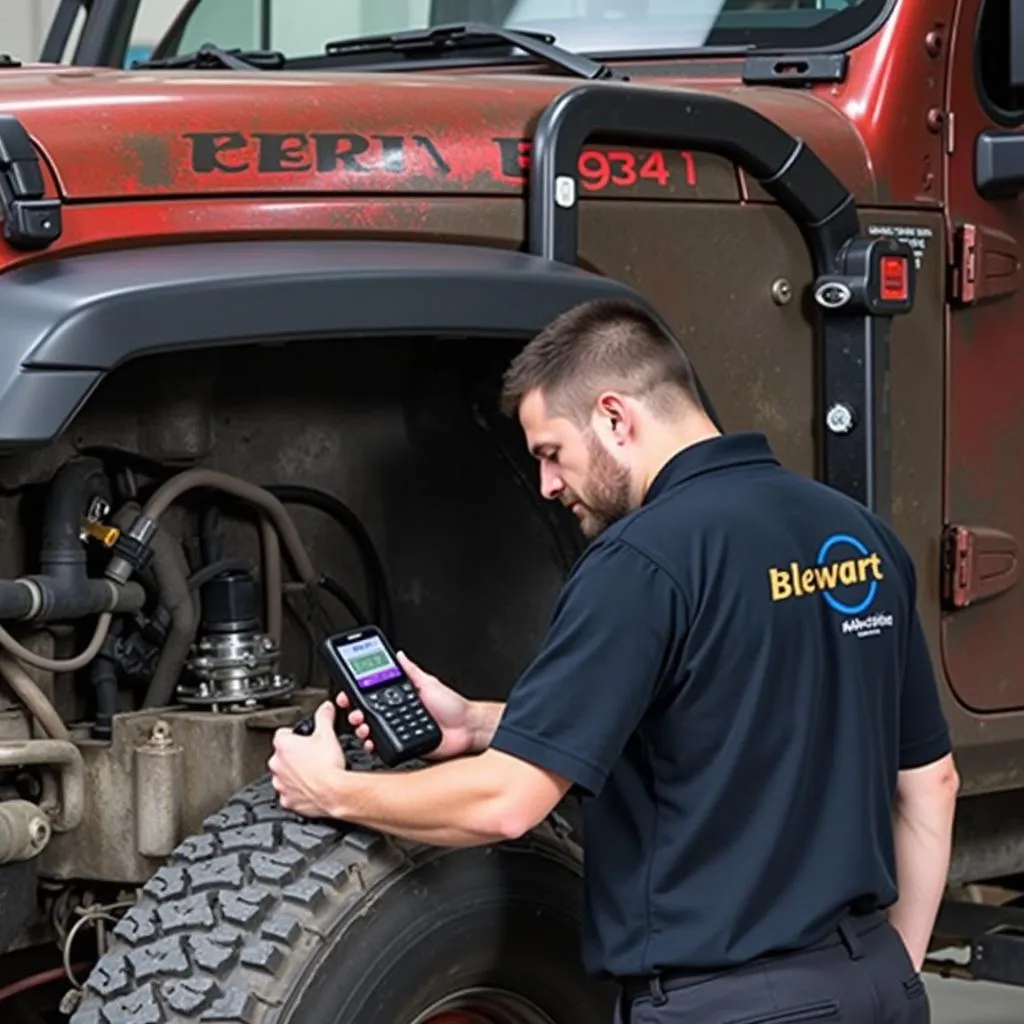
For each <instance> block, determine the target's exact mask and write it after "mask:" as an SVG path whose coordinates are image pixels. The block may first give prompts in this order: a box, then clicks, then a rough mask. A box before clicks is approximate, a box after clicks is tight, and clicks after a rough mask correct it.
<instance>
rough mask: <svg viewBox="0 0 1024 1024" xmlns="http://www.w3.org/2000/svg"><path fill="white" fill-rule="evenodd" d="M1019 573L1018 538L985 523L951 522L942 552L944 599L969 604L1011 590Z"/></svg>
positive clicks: (958, 605) (949, 604)
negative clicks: (964, 524) (960, 523)
mask: <svg viewBox="0 0 1024 1024" xmlns="http://www.w3.org/2000/svg"><path fill="white" fill-rule="evenodd" d="M1019 573H1020V545H1019V544H1018V543H1017V540H1016V538H1014V537H1012V536H1011V535H1010V534H1008V533H1003V532H1002V531H1001V530H992V529H990V528H988V527H986V526H950V527H947V529H946V534H945V541H944V544H943V556H942V600H943V603H944V604H945V605H946V607H947V608H966V607H968V605H972V604H975V603H976V602H977V601H984V600H985V599H986V598H990V597H995V595H996V594H1001V593H1003V592H1004V591H1006V590H1010V589H1011V588H1012V587H1013V586H1014V585H1015V584H1016V583H1017V578H1018V576H1019Z"/></svg>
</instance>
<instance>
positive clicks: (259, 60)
mask: <svg viewBox="0 0 1024 1024" xmlns="http://www.w3.org/2000/svg"><path fill="white" fill-rule="evenodd" d="M284 65H285V56H284V54H283V53H279V52H278V51H277V50H242V49H239V48H237V47H236V48H234V49H231V50H222V49H221V48H220V47H219V46H215V45H214V44H213V43H203V45H202V46H200V47H199V49H198V50H196V51H195V52H193V53H182V54H178V55H177V56H174V57H154V58H152V59H151V60H133V61H132V64H131V66H132V69H133V70H134V69H137V68H139V69H144V68H196V69H203V70H208V69H210V68H231V69H232V70H235V71H253V70H257V71H273V70H277V69H279V68H283V67H284Z"/></svg>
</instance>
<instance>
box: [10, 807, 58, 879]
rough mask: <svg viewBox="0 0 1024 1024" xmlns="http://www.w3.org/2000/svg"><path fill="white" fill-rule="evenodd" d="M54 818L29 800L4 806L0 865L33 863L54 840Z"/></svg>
mask: <svg viewBox="0 0 1024 1024" xmlns="http://www.w3.org/2000/svg"><path fill="white" fill-rule="evenodd" d="M50 834H51V829H50V819H49V818H47V816H46V815H45V814H44V813H43V811H42V810H41V809H40V808H39V807H36V805H35V804H32V803H29V802H28V801H27V800H5V801H4V802H3V803H0V864H11V863H13V862H14V861H19V860H30V859H31V858H32V857H35V856H37V855H38V854H39V853H41V852H42V850H43V848H44V847H45V846H46V844H47V843H48V842H49V841H50Z"/></svg>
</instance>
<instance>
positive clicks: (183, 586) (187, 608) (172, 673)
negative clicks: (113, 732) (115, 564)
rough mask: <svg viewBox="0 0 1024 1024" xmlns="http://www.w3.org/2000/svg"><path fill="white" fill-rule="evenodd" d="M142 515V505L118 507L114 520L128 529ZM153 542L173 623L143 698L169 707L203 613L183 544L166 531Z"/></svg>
mask: <svg viewBox="0 0 1024 1024" xmlns="http://www.w3.org/2000/svg"><path fill="white" fill-rule="evenodd" d="M138 516H139V507H138V505H125V506H123V507H122V508H120V509H118V511H117V515H116V516H115V517H114V523H115V525H117V526H118V527H120V528H121V529H123V530H126V529H128V527H129V526H130V525H131V524H132V523H133V522H135V520H136V519H137V518H138ZM149 545H150V549H151V550H152V552H153V561H152V563H151V565H152V569H153V576H154V578H155V580H156V585H157V589H158V590H159V592H160V603H161V604H162V605H163V606H164V607H165V608H166V609H167V613H168V615H170V617H171V624H170V628H169V629H168V631H167V639H166V640H165V641H164V645H163V648H162V649H161V651H160V658H159V660H158V661H157V664H156V668H155V669H154V671H153V678H152V679H151V680H150V682H149V687H148V689H147V690H146V696H145V697H144V699H143V701H142V707H143V708H152V707H166V706H167V705H168V704H170V703H171V699H172V698H173V696H174V689H175V687H176V686H177V684H178V680H179V679H180V678H181V674H182V671H183V670H184V667H185V660H186V659H187V658H188V652H189V648H190V647H191V646H192V642H193V641H194V640H195V638H196V630H197V629H198V628H199V616H198V615H197V614H196V606H195V604H194V603H193V599H192V590H191V589H190V588H189V585H188V562H187V561H186V559H185V553H184V551H183V550H182V548H181V544H180V543H179V542H178V541H177V540H176V539H175V538H174V537H173V536H172V535H171V534H169V533H167V532H166V531H157V532H156V533H155V534H154V535H153V536H152V537H151V538H150V541H149Z"/></svg>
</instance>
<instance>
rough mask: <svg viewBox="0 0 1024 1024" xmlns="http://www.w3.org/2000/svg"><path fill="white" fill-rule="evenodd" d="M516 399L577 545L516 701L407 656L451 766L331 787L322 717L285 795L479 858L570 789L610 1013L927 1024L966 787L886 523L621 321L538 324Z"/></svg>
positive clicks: (283, 751)
mask: <svg viewBox="0 0 1024 1024" xmlns="http://www.w3.org/2000/svg"><path fill="white" fill-rule="evenodd" d="M504 404H505V406H506V409H507V410H508V411H517V412H518V415H519V419H520V422H521V424H522V427H523V430H524V432H525V435H526V439H527V442H528V444H529V447H530V450H531V451H532V452H533V454H534V455H535V456H536V458H537V459H538V460H539V463H540V485H541V490H542V492H543V494H544V495H545V497H547V498H550V499H557V500H559V501H561V502H562V503H563V504H564V505H566V506H567V507H569V508H570V509H572V511H573V512H574V513H575V514H576V516H577V517H578V519H579V521H580V524H581V527H582V529H583V530H584V531H585V533H586V534H587V535H588V536H589V537H591V538H592V542H591V544H590V545H589V547H588V550H587V551H586V552H585V553H584V555H583V557H582V558H581V559H580V561H579V563H578V564H577V566H576V567H575V569H574V570H573V572H572V574H571V575H570V578H569V580H568V581H567V583H566V585H565V588H564V590H563V592H562V594H561V595H560V597H559V600H558V602H557V606H556V608H555V611H554V615H553V618H552V622H551V626H550V632H549V634H548V636H547V638H546V640H545V643H544V645H543V647H542V648H541V650H540V652H539V654H538V655H537V656H536V658H535V660H534V661H533V663H532V664H531V665H530V666H529V667H528V668H527V670H526V672H525V673H524V675H523V676H522V678H521V679H520V680H519V682H518V683H517V685H516V686H515V688H514V689H513V692H512V694H511V695H510V697H509V700H508V703H507V705H505V706H504V707H503V706H501V705H495V704H480V703H473V702H468V701H466V700H464V699H463V698H462V697H461V696H459V695H458V694H456V693H455V692H454V691H452V690H450V689H449V688H447V687H445V686H444V685H443V684H442V683H441V682H440V681H439V680H437V679H436V678H434V677H433V676H431V675H429V674H427V673H426V672H424V671H423V670H422V669H421V668H420V667H419V666H417V665H416V664H414V663H413V662H412V661H410V660H409V659H408V658H405V657H404V656H403V658H402V660H403V664H404V666H405V668H406V670H407V672H408V673H409V675H410V677H411V678H412V679H413V681H414V683H415V684H416V685H417V686H418V687H419V690H420V693H421V695H422V697H423V700H424V702H425V703H426V704H427V706H428V707H429V708H430V710H431V711H432V712H433V713H434V715H435V716H436V717H437V719H438V720H439V722H440V724H441V726H442V728H443V730H444V735H445V739H444V744H443V746H442V747H441V749H439V750H438V751H437V753H436V754H435V758H437V759H438V760H440V761H441V763H439V764H436V765H432V766H430V767H427V768H425V769H424V770H422V771H419V772H414V773H388V772H372V773H370V772H346V771H344V763H343V758H342V756H341V754H340V752H339V749H338V745H337V743H336V741H335V738H334V735H333V733H332V731H331V728H330V726H331V724H332V722H333V717H334V714H335V713H336V712H335V708H334V707H333V706H332V705H331V704H330V703H326V704H324V705H323V706H322V707H321V708H320V709H319V711H318V712H317V720H318V723H319V724H318V728H317V732H316V733H315V734H314V735H313V736H312V737H311V738H303V737H298V736H295V735H293V734H291V733H290V732H288V731H281V732H279V733H278V736H277V738H276V740H275V754H274V756H273V757H272V759H271V761H270V769H271V772H272V774H273V777H274V785H275V787H276V788H277V791H278V793H279V794H280V798H281V803H282V805H283V806H285V807H287V808H291V809H293V810H295V811H297V812H299V813H302V814H308V815H314V816H316V815H323V816H334V817H337V818H342V819H346V820H348V821H352V822H356V823H359V824H362V825H365V826H369V827H371V828H376V829H380V830H382V831H384V832H390V833H394V834H397V835H402V836H407V837H410V838H412V839H416V840H421V841H424V842H428V843H435V844H476V843H488V842H491V841H494V840H499V839H501V838H503V837H514V836H519V835H521V834H522V833H524V832H525V831H527V830H528V829H530V828H531V827H533V826H535V825H536V824H537V823H539V822H540V821H542V820H543V819H544V817H545V816H546V815H547V814H548V813H549V812H550V811H551V810H552V808H554V806H555V805H556V804H557V802H558V801H559V800H560V799H561V797H562V796H563V795H564V794H565V793H566V792H567V791H568V790H569V789H570V787H574V788H575V790H576V791H577V792H578V793H580V794H581V795H582V797H583V814H584V843H585V855H586V868H587V870H586V893H587V915H588V916H587V925H586V932H585V935H584V940H583V941H584V946H583V952H584V958H585V962H586V964H587V966H588V967H589V968H590V969H591V970H592V971H593V972H594V973H596V974H600V975H604V976H611V977H614V978H616V979H618V980H619V982H620V983H621V985H622V988H623V993H624V999H623V1019H629V1017H630V1014H631V1013H632V1014H633V1017H634V1019H636V1017H637V1011H639V1009H640V1007H646V1010H645V1011H644V1012H643V1013H642V1019H643V1021H644V1022H646V1024H654V1022H666V1024H668V1022H676V1021H683V1020H687V1021H689V1020H694V1021H700V1022H702V1024H708V1022H714V1021H726V1020H728V1021H735V1020H741V1019H742V1020H744V1021H749V1022H755V1021H760V1020H768V1019H770V1020H772V1021H783V1020H785V1021H797V1020H811V1019H822V1020H825V1019H829V1018H831V1017H835V1018H836V1019H841V1020H843V1021H845V1022H847V1024H852V1022H868V1021H871V1022H875V1021H878V1022H881V1021H885V1022H886V1024H903V1022H907V1024H911V1022H914V1024H916V1022H924V1021H927V1020H928V1019H929V1010H928V1002H927V998H926V996H925V994H924V990H923V987H922V985H921V980H920V977H919V975H918V971H919V969H920V967H921V964H922V961H923V958H924V955H925V952H926V949H927V946H928V942H929V936H930V934H931V929H932V926H933V923H934V919H935V915H936V912H937V908H938V904H939V901H940V897H941V894H942V891H943V888H944V884H945V879H946V873H947V868H948V861H949V855H950V845H951V831H952V819H953V810H954V803H955V798H956V792H957V784H958V780H957V776H956V772H955V770H954V767H953V763H952V758H951V754H950V742H949V737H948V734H947V727H946V723H945V720H944V718H943V715H942V711H941V708H940V704H939V698H938V693H937V685H936V681H935V678H934V676H933V672H932V667H931V664H930V660H929V655H928V651H927V648H926V646H925V639H924V635H923V633H922V630H921V625H920V623H919V621H918V617H917V613H916V610H915V601H916V584H915V574H914V567H913V564H912V562H911V560H910V558H909V557H908V555H907V553H906V551H905V550H904V548H903V546H902V545H901V543H900V542H899V540H898V539H897V537H896V536H895V534H894V533H893V531H892V530H891V529H890V528H889V526H887V525H886V523H884V522H883V521H881V520H880V519H878V518H877V517H876V516H874V515H872V514H870V513H869V512H868V511H867V510H866V509H865V508H864V507H863V506H861V505H859V504H857V503H856V502H854V501H852V500H850V499H848V498H847V497H845V496H843V495H841V494H839V493H838V492H836V491H833V490H831V489H829V488H827V487H825V486H823V485H820V484H818V483H816V482H814V481H810V480H806V479H804V478H802V477H800V476H798V475H795V474H793V473H790V472H788V471H786V470H785V469H783V468H782V467H781V466H780V465H779V463H778V461H777V460H776V459H775V457H774V456H773V454H772V452H771V450H770V449H769V447H768V445H767V442H766V441H765V439H764V438H763V437H762V436H761V435H759V434H736V435H727V436H721V435H720V434H719V432H718V430H716V429H715V427H714V425H713V423H712V422H711V421H710V420H709V418H708V417H707V415H706V414H705V412H704V410H703V408H702V406H701V402H700V400H699V396H698V392H697V390H696V388H695V385H694V378H693V374H692V371H691V368H690V365H689V363H688V361H687V359H686V357H685V355H684V354H683V352H682V351H681V349H680V347H679V345H678V344H677V343H676V342H675V341H674V340H673V339H672V338H671V337H669V336H667V335H666V334H665V333H664V331H663V330H662V328H661V327H660V326H659V325H658V324H657V323H656V322H654V321H652V320H651V319H649V318H648V317H647V316H646V315H645V314H644V313H643V312H642V311H640V310H638V309H636V308H634V307H633V306H631V305H629V304H626V303H622V302H617V301H613V302H597V303H593V304H588V305H585V306H582V307H580V308H577V309H575V310H572V311H570V312H569V313H567V314H565V315H563V316H562V317H560V318H559V319H557V320H556V321H555V322H553V323H552V324H551V325H550V326H549V327H548V328H547V329H546V330H545V331H544V332H543V333H542V334H541V335H539V336H538V337H537V338H536V339H534V340H533V341H532V342H531V343H530V344H529V345H528V346H527V347H526V348H525V350H524V351H523V352H522V353H521V354H520V355H519V356H518V357H517V358H516V360H515V361H514V363H513V365H512V366H511V367H510V368H509V370H508V372H507V374H506V378H505V389H504ZM338 703H339V704H340V705H341V706H342V707H345V706H347V705H346V702H345V700H344V699H342V698H339V701H338ZM350 721H351V722H352V723H353V724H354V725H356V726H357V733H358V735H359V736H361V737H362V738H363V739H364V740H365V741H366V742H367V744H368V745H372V737H370V736H369V733H368V730H367V728H366V724H365V722H363V720H362V718H361V716H360V715H359V713H358V712H354V711H352V712H350ZM897 896H898V899H897ZM711 979H713V980H711Z"/></svg>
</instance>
